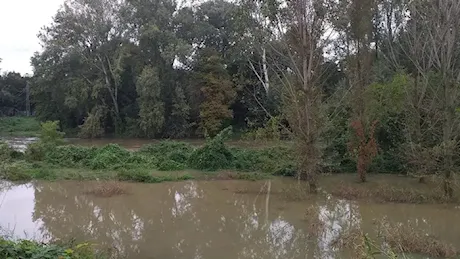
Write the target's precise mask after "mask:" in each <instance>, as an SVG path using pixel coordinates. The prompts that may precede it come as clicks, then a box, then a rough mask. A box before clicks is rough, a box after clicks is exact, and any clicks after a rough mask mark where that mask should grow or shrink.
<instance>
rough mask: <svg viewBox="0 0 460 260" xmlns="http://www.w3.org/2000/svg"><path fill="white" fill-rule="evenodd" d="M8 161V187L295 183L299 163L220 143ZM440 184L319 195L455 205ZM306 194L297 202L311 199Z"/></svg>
mask: <svg viewBox="0 0 460 260" xmlns="http://www.w3.org/2000/svg"><path fill="white" fill-rule="evenodd" d="M0 148H1V149H0V150H2V151H0V153H2V154H3V155H2V156H3V157H2V158H5V159H4V160H3V161H2V163H1V164H0V178H2V179H6V180H10V181H23V182H24V181H30V180H46V181H59V180H77V181H85V180H86V181H87V180H100V181H128V182H144V183H161V182H170V181H184V180H192V179H193V180H232V179H239V180H261V179H268V178H272V177H275V176H285V177H286V176H287V177H294V176H295V175H296V167H295V157H294V152H293V150H292V148H289V147H287V146H278V147H270V148H259V149H256V148H238V147H228V146H226V145H225V144H223V142H221V141H219V140H211V141H208V142H207V143H205V144H204V145H201V146H195V145H192V144H189V143H185V142H175V141H163V142H158V143H154V144H148V145H144V146H142V147H141V148H140V149H138V150H136V151H130V150H127V149H124V148H123V147H121V146H119V145H116V144H109V145H105V146H102V147H87V146H77V145H61V146H46V145H43V144H40V143H36V144H34V145H31V146H30V147H29V148H28V149H27V151H26V152H25V153H24V154H23V153H19V152H15V151H13V150H12V149H10V148H8V147H7V146H6V145H3V146H2V147H0ZM441 183H442V179H440V178H436V177H433V178H431V179H430V180H429V181H428V182H427V183H419V182H418V179H416V178H410V177H406V176H397V175H395V174H370V175H369V180H368V182H367V183H359V182H357V177H356V175H355V174H329V175H326V176H320V178H319V186H320V187H321V189H323V190H324V191H326V192H327V193H329V194H332V195H334V196H335V197H337V198H343V199H348V200H368V201H374V202H379V203H388V202H391V203H425V204H426V203H453V202H458V201H460V197H459V196H458V195H457V194H455V196H454V197H453V198H451V199H447V198H445V197H444V196H443V191H442V185H441ZM303 186H304V187H305V188H304V189H305V190H301V191H299V192H298V195H297V198H293V199H302V198H304V197H308V190H306V187H307V185H303Z"/></svg>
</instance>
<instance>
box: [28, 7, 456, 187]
mask: <svg viewBox="0 0 460 260" xmlns="http://www.w3.org/2000/svg"><path fill="white" fill-rule="evenodd" d="M39 39H40V41H41V43H42V45H43V47H44V50H43V52H41V53H36V54H35V55H34V56H33V57H32V65H33V71H34V76H33V78H31V81H32V87H31V92H32V93H31V94H32V98H33V105H34V111H35V114H36V115H37V116H38V117H39V118H41V119H43V120H59V121H60V122H61V124H62V127H63V128H77V127H80V135H81V136H82V137H100V136H104V135H107V134H113V133H115V134H119V135H129V136H136V137H147V138H157V137H167V138H182V137H188V136H213V135H216V134H217V133H218V132H219V131H220V130H222V129H223V128H225V127H227V126H230V125H231V126H233V127H234V129H239V130H242V131H252V130H256V129H263V128H264V127H267V126H273V122H276V124H275V126H276V127H275V128H277V129H282V130H287V132H289V133H290V137H291V138H293V139H295V140H296V144H297V154H298V162H299V169H300V173H301V174H299V177H301V178H304V179H307V180H309V182H310V187H311V189H312V190H313V191H314V190H316V180H317V175H318V173H319V172H321V171H323V169H324V167H325V166H327V167H328V168H330V169H344V168H345V167H346V166H347V165H350V167H351V168H353V169H355V170H357V171H358V173H359V176H360V178H361V180H362V181H366V172H367V171H369V170H370V169H371V170H372V168H374V170H377V171H396V172H402V171H405V172H409V173H411V174H418V175H427V174H435V173H436V174H441V175H442V176H444V177H445V182H444V186H445V187H444V188H445V193H446V195H448V196H451V195H452V192H453V184H452V182H453V174H454V173H455V172H456V169H457V165H458V132H459V131H458V130H459V129H458V127H459V124H458V123H459V122H458V121H459V111H460V110H459V98H458V97H459V94H460V89H459V81H460V64H459V60H460V59H459V58H460V57H459V56H460V46H459V44H460V2H459V1H456V0H436V1H432V0H418V1H409V0H342V1H336V0H238V1H224V0H208V1H200V2H195V1H191V2H190V1H175V0H151V1H140V0H120V1H111V0H66V1H65V3H64V5H63V7H62V8H61V9H60V10H59V11H58V12H57V14H56V15H55V16H54V21H53V23H52V24H50V25H48V26H46V27H44V28H43V29H42V30H41V32H40V34H39ZM50 101H52V102H50ZM274 119H276V120H274ZM277 136H279V135H277ZM376 161H377V162H379V163H376ZM376 165H377V166H376Z"/></svg>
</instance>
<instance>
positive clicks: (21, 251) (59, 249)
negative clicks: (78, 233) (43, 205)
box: [0, 237, 103, 259]
mask: <svg viewBox="0 0 460 260" xmlns="http://www.w3.org/2000/svg"><path fill="white" fill-rule="evenodd" d="M0 258H2V259H91V258H103V257H102V256H101V255H99V254H98V253H97V252H96V251H95V250H94V249H93V248H92V246H91V245H90V244H88V243H82V244H76V245H72V244H70V245H69V244H67V245H66V244H60V243H53V244H44V243H39V242H35V241H31V240H18V241H14V240H8V239H5V238H3V237H0Z"/></svg>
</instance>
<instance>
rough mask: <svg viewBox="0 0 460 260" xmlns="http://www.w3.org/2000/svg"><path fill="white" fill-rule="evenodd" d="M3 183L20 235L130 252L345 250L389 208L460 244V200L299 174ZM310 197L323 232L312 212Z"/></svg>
mask: <svg viewBox="0 0 460 260" xmlns="http://www.w3.org/2000/svg"><path fill="white" fill-rule="evenodd" d="M1 184H3V185H0V187H1V186H3V189H2V191H0V205H1V206H0V226H1V227H3V228H4V229H5V230H8V231H9V232H10V234H11V235H13V236H14V237H16V238H33V239H37V240H40V241H49V239H51V238H54V239H64V240H66V239H76V240H77V241H90V242H93V243H95V244H96V245H97V246H98V247H100V248H102V249H108V248H112V249H116V251H117V252H118V253H119V254H121V255H122V256H124V257H129V258H306V257H307V258H340V257H347V256H349V255H348V254H347V252H346V250H342V249H341V248H340V247H339V245H337V244H335V243H334V241H335V240H336V239H337V238H338V237H340V236H341V235H343V234H344V233H346V230H349V228H350V227H357V228H360V229H361V230H362V231H364V232H367V233H372V232H374V230H375V225H374V221H375V220H378V219H382V218H384V217H385V218H387V219H388V220H389V221H391V222H394V223H403V224H405V223H408V222H412V223H415V225H417V228H419V229H420V230H421V231H423V232H427V233H430V234H434V235H435V236H436V237H438V238H439V239H442V240H444V241H446V242H449V243H452V244H454V245H455V246H460V227H459V226H458V225H456V223H457V222H458V220H459V219H460V210H459V209H457V208H456V207H455V206H454V205H452V206H446V205H406V204H372V203H358V202H354V201H345V200H338V199H334V198H332V197H331V196H319V197H309V198H307V199H303V200H294V201H293V200H292V199H290V196H286V195H289V192H290V190H292V192H296V191H294V190H295V189H293V187H295V185H299V184H298V183H297V182H295V181H294V180H292V179H273V180H269V181H258V182H248V181H212V182H206V181H188V182H175V183H162V184H140V183H137V184H135V183H126V184H124V185H126V186H125V187H126V189H127V191H128V194H126V195H120V196H115V197H110V198H101V197H97V196H94V195H87V194H86V193H85V190H87V189H88V188H89V187H92V186H94V185H95V183H93V182H41V181H37V182H32V183H28V184H23V185H12V184H9V183H6V182H3V183H1ZM268 187H270V189H269V190H270V192H267V190H268ZM312 206H313V207H315V208H316V209H317V211H315V212H317V215H315V216H311V215H310V217H314V218H316V219H317V220H319V221H320V222H321V223H322V225H321V228H320V229H319V232H318V233H314V232H312V230H311V226H310V225H309V224H308V221H307V219H306V218H307V217H306V216H307V215H306V212H307V209H308V208H310V207H312Z"/></svg>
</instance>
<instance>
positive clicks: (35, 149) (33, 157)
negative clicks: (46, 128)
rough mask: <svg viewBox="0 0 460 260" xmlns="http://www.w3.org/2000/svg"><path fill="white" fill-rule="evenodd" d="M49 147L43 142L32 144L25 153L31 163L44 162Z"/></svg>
mask: <svg viewBox="0 0 460 260" xmlns="http://www.w3.org/2000/svg"><path fill="white" fill-rule="evenodd" d="M46 149H47V147H46V146H45V144H43V143H42V142H36V143H31V144H30V145H29V146H28V147H27V150H26V152H25V157H26V159H27V160H30V161H43V160H44V159H45V155H46Z"/></svg>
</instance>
